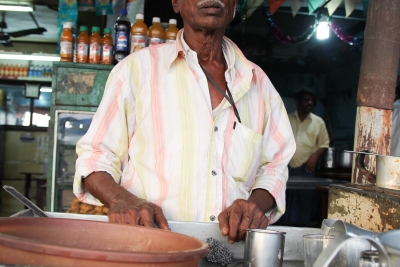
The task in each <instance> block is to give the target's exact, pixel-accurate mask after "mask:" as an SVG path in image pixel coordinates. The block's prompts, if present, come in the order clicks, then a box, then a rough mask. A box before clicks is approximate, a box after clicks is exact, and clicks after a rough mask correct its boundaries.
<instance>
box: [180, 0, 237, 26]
mask: <svg viewBox="0 0 400 267" xmlns="http://www.w3.org/2000/svg"><path fill="white" fill-rule="evenodd" d="M172 6H173V8H174V11H175V12H176V13H180V14H181V17H182V19H183V22H184V24H185V25H189V26H190V27H191V28H192V29H194V30H197V29H198V30H202V29H206V30H217V29H223V30H225V28H226V26H227V25H228V24H229V23H230V22H231V21H232V19H233V17H234V16H235V11H236V6H237V0H172Z"/></svg>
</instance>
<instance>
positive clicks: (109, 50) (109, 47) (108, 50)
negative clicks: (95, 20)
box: [101, 28, 114, 64]
mask: <svg viewBox="0 0 400 267" xmlns="http://www.w3.org/2000/svg"><path fill="white" fill-rule="evenodd" d="M101 42H102V44H103V45H102V53H101V64H112V63H113V47H114V40H113V38H112V36H111V29H110V28H105V29H104V36H103V38H102V39H101Z"/></svg>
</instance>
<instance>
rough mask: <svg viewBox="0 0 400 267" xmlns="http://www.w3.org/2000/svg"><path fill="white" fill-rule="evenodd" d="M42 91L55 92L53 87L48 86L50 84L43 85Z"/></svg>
mask: <svg viewBox="0 0 400 267" xmlns="http://www.w3.org/2000/svg"><path fill="white" fill-rule="evenodd" d="M40 92H42V93H51V92H53V89H52V88H51V87H48V86H42V87H40Z"/></svg>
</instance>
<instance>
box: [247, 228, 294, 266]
mask: <svg viewBox="0 0 400 267" xmlns="http://www.w3.org/2000/svg"><path fill="white" fill-rule="evenodd" d="M285 236H286V232H279V231H273V230H268V229H267V230H264V229H247V231H246V242H245V247H244V261H243V266H244V267H254V266H257V267H263V266H268V267H281V266H282V264H283V254H284V248H285Z"/></svg>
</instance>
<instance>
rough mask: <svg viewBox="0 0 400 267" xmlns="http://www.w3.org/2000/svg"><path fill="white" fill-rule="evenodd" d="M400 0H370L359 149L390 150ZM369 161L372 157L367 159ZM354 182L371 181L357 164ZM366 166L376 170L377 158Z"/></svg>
mask: <svg viewBox="0 0 400 267" xmlns="http://www.w3.org/2000/svg"><path fill="white" fill-rule="evenodd" d="M399 14H400V0H370V1H369V7H368V15H367V24H366V29H365V35H364V47H363V55H362V60H361V71H360V80H359V85H358V94H357V119H356V130H355V135H354V138H355V140H354V141H355V142H354V146H355V148H354V149H355V150H356V151H362V150H370V151H373V152H375V153H379V154H381V155H388V154H389V152H390V134H391V117H392V109H393V102H394V94H395V87H396V78H397V69H398V66H399V56H400V24H399ZM367 161H368V160H367ZM353 166H354V167H353V172H352V182H353V183H361V184H368V183H369V182H368V181H366V179H365V177H363V175H362V174H361V172H360V171H359V170H358V169H357V167H356V164H353ZM366 166H369V169H370V170H372V171H374V166H375V158H374V157H369V162H366Z"/></svg>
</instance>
